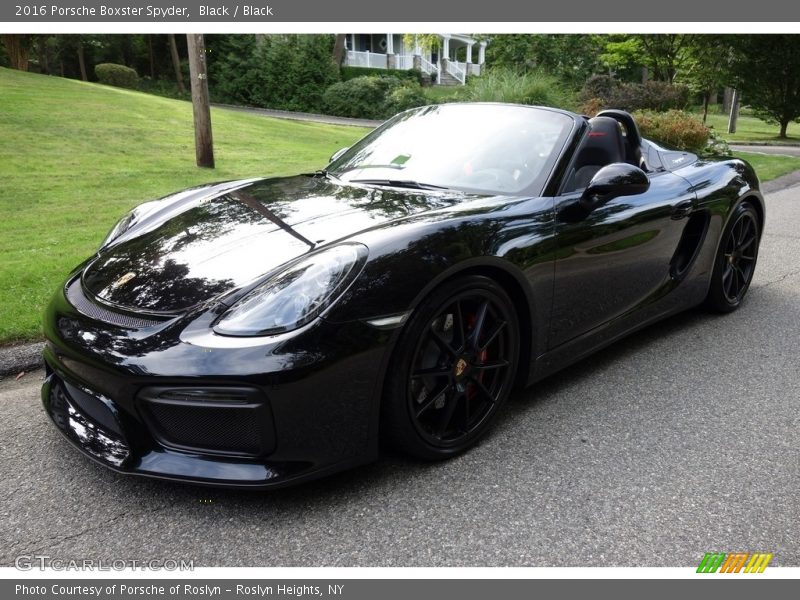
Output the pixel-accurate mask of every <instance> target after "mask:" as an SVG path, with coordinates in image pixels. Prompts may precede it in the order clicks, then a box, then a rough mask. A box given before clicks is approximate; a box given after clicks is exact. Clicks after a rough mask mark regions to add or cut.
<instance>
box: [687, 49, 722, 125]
mask: <svg viewBox="0 0 800 600" xmlns="http://www.w3.org/2000/svg"><path fill="white" fill-rule="evenodd" d="M732 41H733V40H732V39H731V38H730V37H729V36H726V35H696V36H694V37H693V38H692V40H691V42H690V43H689V44H688V46H687V48H686V61H685V65H686V68H685V69H684V71H683V72H682V73H681V74H680V75H679V77H678V78H677V79H678V81H680V82H681V83H685V84H686V85H688V86H689V89H690V90H691V91H692V92H695V93H697V94H701V95H702V97H703V123H704V124H705V122H706V119H707V118H708V103H709V99H710V97H711V95H712V94H716V93H717V92H718V91H719V89H720V88H722V87H724V86H725V85H726V84H727V83H728V82H729V80H730V63H731V57H732V55H733V48H732V47H731V46H732Z"/></svg>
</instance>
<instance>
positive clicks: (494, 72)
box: [464, 69, 574, 108]
mask: <svg viewBox="0 0 800 600" xmlns="http://www.w3.org/2000/svg"><path fill="white" fill-rule="evenodd" d="M464 95H465V97H466V99H468V100H473V101H476V102H510V103H513V104H535V105H538V106H553V107H557V108H565V107H569V106H572V105H573V104H574V100H573V98H572V97H571V95H570V94H569V93H568V92H567V91H565V90H564V88H563V87H562V86H561V85H560V83H559V81H558V80H557V79H556V78H555V77H553V76H551V75H548V74H547V73H544V72H542V71H528V72H524V73H518V72H517V71H514V70H512V69H490V70H489V71H487V72H486V73H485V74H483V75H481V76H480V77H472V78H471V79H470V80H469V82H468V84H467V86H466V90H465V93H464Z"/></svg>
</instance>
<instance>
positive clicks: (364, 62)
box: [346, 50, 386, 69]
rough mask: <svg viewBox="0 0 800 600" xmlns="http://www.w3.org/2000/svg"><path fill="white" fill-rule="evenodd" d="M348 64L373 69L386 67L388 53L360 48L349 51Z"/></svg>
mask: <svg viewBox="0 0 800 600" xmlns="http://www.w3.org/2000/svg"><path fill="white" fill-rule="evenodd" d="M346 63H347V65H348V66H350V67H368V68H371V69H385V68H386V55H385V54H379V53H377V52H369V51H364V52H360V51H358V50H348V51H347V61H346Z"/></svg>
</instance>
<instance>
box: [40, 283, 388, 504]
mask: <svg viewBox="0 0 800 600" xmlns="http://www.w3.org/2000/svg"><path fill="white" fill-rule="evenodd" d="M210 320H213V315H212V316H208V315H200V316H196V318H194V319H192V318H186V319H182V320H176V321H173V322H167V323H164V324H161V325H158V326H156V327H151V328H144V329H139V330H135V329H124V328H120V327H117V326H115V325H111V324H109V323H105V322H99V321H98V320H96V319H93V318H91V317H88V316H86V315H84V314H81V313H79V312H78V311H77V310H76V309H75V308H74V307H73V306H72V305H71V304H70V303H69V302H68V301H67V300H66V298H65V295H64V293H59V294H56V296H55V298H54V299H53V301H52V302H51V304H50V306H49V307H48V309H47V311H46V314H45V321H44V328H45V335H46V337H47V344H46V347H45V351H44V358H45V363H46V368H47V375H46V379H45V382H44V385H43V387H42V401H43V404H44V406H45V409H46V410H47V413H48V414H49V415H50V418H51V419H52V421H53V423H54V424H55V425H56V427H57V428H58V429H59V430H60V431H61V432H62V433H63V434H64V435H65V437H66V438H67V439H68V440H69V441H70V442H71V443H72V444H73V445H75V446H76V447H78V448H79V449H80V450H81V451H82V452H83V453H84V454H86V455H88V456H89V457H91V458H92V459H93V460H95V461H97V462H99V463H101V464H103V465H104V466H106V467H109V468H111V469H113V470H115V471H117V472H120V473H127V474H135V475H143V476H149V477H156V478H162V479H170V480H180V481H185V482H191V483H197V484H207V485H214V486H221V487H249V488H273V487H281V486H285V485H289V484H294V483H298V482H300V481H305V480H309V479H313V478H317V477H321V476H324V475H327V474H331V473H334V472H336V471H340V470H343V469H346V468H349V467H352V466H356V465H358V464H363V463H366V462H369V461H372V460H374V459H375V458H376V457H377V454H378V444H377V423H378V410H379V398H380V387H381V381H382V373H381V371H382V365H383V363H384V358H385V355H386V353H387V351H388V350H387V349H388V346H389V339H390V333H389V332H385V331H380V330H377V329H374V328H372V327H370V326H368V325H366V324H364V323H361V322H351V323H344V324H333V323H328V322H326V321H324V320H323V319H318V320H317V321H315V322H313V323H311V324H309V325H308V326H306V327H304V328H303V329H301V330H298V331H296V332H294V333H293V334H285V335H283V336H280V337H279V338H262V339H260V340H255V339H252V338H249V339H245V338H242V339H235V338H221V337H219V336H216V335H214V334H213V333H211V332H210V329H209V327H208V325H209V323H210ZM182 389H186V390H193V391H194V392H197V391H198V390H199V391H200V392H204V391H208V390H210V391H211V392H219V390H242V392H241V397H240V398H238V397H237V399H236V403H235V404H231V405H224V404H221V403H218V402H209V401H208V398H205V397H201V398H199V400H196V401H193V400H192V399H191V398H190V399H186V398H183V397H182V396H181V395H180V394H178V395H177V397H176V396H175V395H174V394H173V395H172V396H169V397H168V399H167V400H166V401H165V400H164V399H163V398H162V397H155V396H158V394H159V390H171V391H174V390H182ZM154 390H155V392H154ZM154 394H155V396H154ZM162 396H164V394H162ZM217 396H219V394H217ZM225 400H226V401H227V400H228V399H227V398H226V399H225ZM154 407H158V411H155V410H154ZM187 411H188V412H187ZM193 411H194V412H193ZM195 417H196V418H195ZM188 438H190V439H188ZM187 439H188V443H187Z"/></svg>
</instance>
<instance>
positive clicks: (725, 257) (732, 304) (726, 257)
mask: <svg viewBox="0 0 800 600" xmlns="http://www.w3.org/2000/svg"><path fill="white" fill-rule="evenodd" d="M760 240H761V224H760V222H759V219H758V213H757V212H756V210H755V208H753V206H752V204H750V203H749V202H743V203H741V204H740V205H738V206H737V207H736V208H735V209H734V211H733V214H732V215H731V218H730V220H729V223H728V226H727V227H726V228H725V231H724V233H723V235H722V238H721V239H720V244H719V250H717V256H716V258H715V260H714V270H713V273H712V274H711V286H710V287H709V290H708V296H707V297H706V301H705V306H706V308H708V309H709V310H711V311H713V312H718V313H729V312H732V311H734V310H736V309H737V308H739V306H740V305H741V303H742V300H743V299H744V297H745V294H747V290H748V289H749V288H750V282H751V281H752V280H753V273H754V272H755V269H756V260H757V259H758V245H759V242H760Z"/></svg>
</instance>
